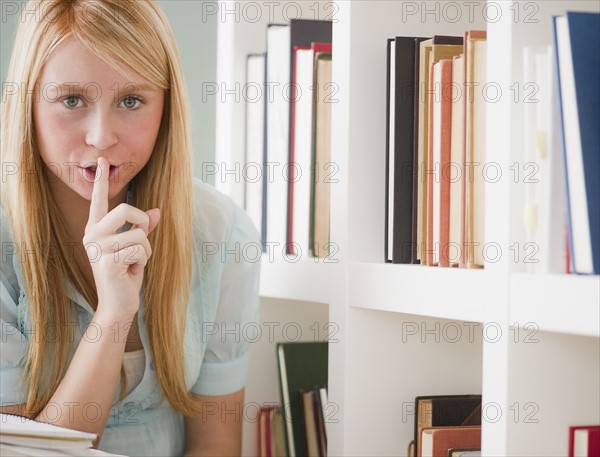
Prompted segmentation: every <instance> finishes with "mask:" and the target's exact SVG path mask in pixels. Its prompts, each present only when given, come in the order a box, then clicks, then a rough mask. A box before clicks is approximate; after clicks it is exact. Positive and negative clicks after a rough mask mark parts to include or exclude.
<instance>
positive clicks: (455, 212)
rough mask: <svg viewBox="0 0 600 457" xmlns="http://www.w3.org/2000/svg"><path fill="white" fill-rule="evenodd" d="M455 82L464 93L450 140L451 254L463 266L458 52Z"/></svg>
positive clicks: (461, 60)
mask: <svg viewBox="0 0 600 457" xmlns="http://www.w3.org/2000/svg"><path fill="white" fill-rule="evenodd" d="M452 85H453V87H454V88H455V89H456V90H457V91H458V92H459V94H460V96H458V97H456V98H453V99H452V133H451V144H450V163H451V168H450V170H449V172H450V178H451V179H450V228H449V233H448V243H449V245H448V258H449V264H450V266H453V267H454V266H459V265H460V258H461V255H462V247H461V235H460V233H461V230H462V229H463V222H462V220H461V217H462V216H463V214H464V212H463V207H462V206H463V204H464V196H463V192H464V172H463V170H464V163H463V142H464V137H463V134H464V111H465V109H464V108H465V105H464V103H463V97H464V93H465V92H464V91H465V78H464V57H463V55H462V54H460V55H458V56H454V58H453V62H452Z"/></svg>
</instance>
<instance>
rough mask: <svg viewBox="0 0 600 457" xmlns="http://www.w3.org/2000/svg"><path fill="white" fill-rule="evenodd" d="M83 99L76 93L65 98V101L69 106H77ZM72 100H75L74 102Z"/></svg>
mask: <svg viewBox="0 0 600 457" xmlns="http://www.w3.org/2000/svg"><path fill="white" fill-rule="evenodd" d="M80 101H81V99H80V98H79V97H77V96H76V95H71V96H70V97H67V98H65V99H64V100H63V103H65V105H66V106H67V107H69V108H77V106H78V105H79V102H80ZM72 102H75V103H74V104H73V103H72Z"/></svg>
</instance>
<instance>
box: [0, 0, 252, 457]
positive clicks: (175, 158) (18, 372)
mask: <svg viewBox="0 0 600 457" xmlns="http://www.w3.org/2000/svg"><path fill="white" fill-rule="evenodd" d="M4 86H5V90H4V94H3V104H2V113H1V127H2V138H1V141H2V143H1V153H2V187H1V189H2V194H1V197H2V213H1V214H0V215H1V219H0V234H1V241H2V259H1V262H0V338H1V344H2V351H1V355H0V410H1V411H3V412H11V413H17V414H22V415H27V416H30V417H33V418H37V419H39V420H43V421H46V422H52V423H55V424H58V425H62V426H66V427H70V428H76V429H79V430H84V431H90V432H94V433H97V434H98V435H99V440H98V442H97V444H98V447H99V448H100V449H103V450H106V451H109V452H114V453H119V454H126V455H160V456H172V455H183V454H185V455H211V456H218V455H239V454H240V448H241V429H242V419H243V418H242V411H243V406H242V403H243V387H244V382H245V373H246V371H247V366H248V348H249V342H250V341H251V339H250V337H249V332H248V331H247V329H248V328H253V324H252V323H253V322H255V320H256V311H257V303H258V279H259V269H260V266H259V262H258V259H260V239H259V236H258V233H257V232H256V230H255V228H254V226H253V225H252V223H251V221H250V219H249V218H248V217H247V216H246V214H245V213H244V212H243V211H242V210H241V209H240V208H239V207H238V206H236V205H235V204H234V203H233V202H232V200H230V199H229V198H228V197H226V196H224V195H223V194H220V193H219V192H217V191H216V190H214V188H212V187H210V186H208V185H206V184H204V183H202V182H200V181H199V180H197V179H194V178H192V175H191V165H190V154H191V151H192V148H191V145H190V132H189V112H188V104H187V93H186V89H185V85H184V78H183V73H182V69H181V64H180V59H179V55H178V51H177V48H176V42H175V39H174V37H173V34H172V31H171V29H170V27H169V25H168V22H167V20H166V18H165V16H164V14H163V13H162V12H161V11H160V9H159V7H158V6H157V5H156V3H155V2H154V1H137V0H45V1H39V0H38V1H30V2H28V3H27V4H26V5H25V6H24V14H23V18H22V21H21V23H20V24H19V28H18V31H17V35H16V38H15V44H14V50H13V54H12V58H11V61H10V67H9V70H8V75H7V82H6V83H5V85H4ZM256 253H258V254H257V255H254V254H256ZM246 326H247V327H246Z"/></svg>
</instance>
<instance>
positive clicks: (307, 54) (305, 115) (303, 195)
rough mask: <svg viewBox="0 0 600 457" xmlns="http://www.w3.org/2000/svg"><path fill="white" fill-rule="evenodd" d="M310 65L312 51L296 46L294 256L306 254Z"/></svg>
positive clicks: (311, 87) (311, 107) (310, 91)
mask: <svg viewBox="0 0 600 457" xmlns="http://www.w3.org/2000/svg"><path fill="white" fill-rule="evenodd" d="M313 68H314V53H313V50H312V49H298V50H297V51H296V86H297V87H298V88H299V94H298V95H297V97H296V104H295V109H296V112H295V115H294V124H295V125H294V162H295V164H296V172H297V175H296V179H297V180H296V182H294V197H293V201H294V204H293V212H294V215H293V221H294V222H293V227H292V240H293V242H294V243H296V245H297V247H298V250H299V252H298V254H297V255H300V256H304V257H308V255H309V249H308V237H309V223H310V176H311V175H310V167H311V150H312V149H311V139H312V121H313V100H312V98H313V90H312V89H313ZM298 174H299V176H298Z"/></svg>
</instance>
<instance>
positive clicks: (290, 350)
mask: <svg viewBox="0 0 600 457" xmlns="http://www.w3.org/2000/svg"><path fill="white" fill-rule="evenodd" d="M276 349H277V367H278V377H279V386H280V394H281V395H280V406H279V407H278V408H271V409H270V411H269V413H268V414H269V417H270V418H271V419H269V421H268V420H267V419H266V418H265V423H264V425H263V424H262V421H261V424H260V425H259V455H260V456H264V457H275V456H279V455H281V454H277V453H276V452H280V451H279V449H280V448H281V442H282V436H281V435H283V438H284V440H283V441H284V444H285V446H284V450H285V454H283V455H287V457H326V456H327V420H326V418H327V411H328V409H330V408H329V404H328V401H327V372H328V343H327V342H297V343H296V342H294V343H291V342H290V343H278V344H277V345H276ZM266 414H267V413H265V415H266ZM279 418H280V419H279ZM277 420H282V421H283V427H281V428H282V432H281V433H280V432H279V431H278V430H279V428H278V427H279V426H278V425H277V424H273V425H270V424H271V423H272V422H271V421H277ZM261 443H262V444H261Z"/></svg>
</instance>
